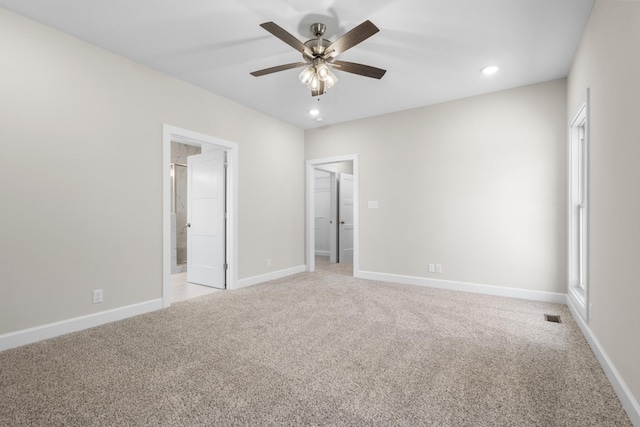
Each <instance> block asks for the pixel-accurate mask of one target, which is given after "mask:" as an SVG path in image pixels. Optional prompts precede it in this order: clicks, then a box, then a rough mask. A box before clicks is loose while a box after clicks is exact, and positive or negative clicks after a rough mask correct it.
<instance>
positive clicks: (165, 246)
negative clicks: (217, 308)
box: [162, 124, 238, 308]
mask: <svg viewBox="0 0 640 427" xmlns="http://www.w3.org/2000/svg"><path fill="white" fill-rule="evenodd" d="M172 141H174V142H179V143H183V144H188V145H197V146H203V145H210V146H216V147H222V148H224V149H225V150H226V152H227V163H228V167H227V185H226V189H225V190H226V195H225V197H226V202H227V224H226V230H225V231H226V239H225V240H226V242H225V245H226V258H227V264H228V269H227V289H237V284H238V262H237V260H238V144H237V143H235V142H231V141H227V140H224V139H221V138H216V137H213V136H209V135H204V134H201V133H198V132H193V131H190V130H187V129H181V128H178V127H175V126H170V125H167V124H163V125H162V306H163V307H164V308H166V307H169V306H170V305H171V265H170V264H171V176H170V175H171V173H170V169H171V165H170V163H171V142H172Z"/></svg>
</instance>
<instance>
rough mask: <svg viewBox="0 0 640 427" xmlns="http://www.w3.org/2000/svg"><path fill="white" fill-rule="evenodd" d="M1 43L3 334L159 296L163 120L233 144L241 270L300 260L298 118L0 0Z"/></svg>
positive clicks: (254, 271)
mask: <svg viewBox="0 0 640 427" xmlns="http://www.w3.org/2000/svg"><path fill="white" fill-rule="evenodd" d="M0 51H1V52H2V78H1V79H0V94H1V98H2V101H1V102H0V117H2V126H0V140H1V141H2V143H1V144H0V158H1V159H3V166H2V167H1V168H0V182H2V183H3V185H2V195H1V199H2V207H3V212H2V221H0V236H2V237H1V239H2V241H1V243H0V251H1V252H0V263H1V264H0V271H2V279H1V280H2V286H0V334H3V333H8V332H13V331H18V330H23V329H25V328H30V327H34V326H38V325H43V324H49V323H52V322H56V321H60V320H64V319H69V318H74V317H78V316H82V315H87V314H91V313H96V312H99V311H103V310H109V309H113V308H118V307H123V306H127V305H131V304H135V303H139V302H144V301H149V300H154V299H158V298H160V297H161V294H162V179H163V177H162V168H163V164H162V125H163V124H164V123H166V124H169V125H173V126H177V127H180V128H184V129H189V130H192V131H195V132H199V133H203V134H207V135H211V136H215V137H219V138H222V139H226V140H229V141H233V142H236V143H238V144H239V166H238V169H239V189H238V194H239V201H238V211H239V218H238V228H239V236H238V239H239V241H238V249H239V260H238V262H239V265H238V271H239V278H240V279H242V278H247V277H251V276H254V275H258V274H264V273H267V272H268V271H267V268H266V262H265V260H266V259H267V258H270V259H272V262H273V265H272V267H271V269H270V270H269V271H271V272H272V271H276V270H280V269H285V268H291V267H297V266H300V265H302V264H304V133H303V131H302V130H300V129H298V128H295V127H293V126H291V125H288V124H285V123H283V122H280V121H278V120H276V119H273V118H271V117H268V116H266V115H264V114H261V113H258V112H256V111H254V110H251V109H249V108H246V107H243V106H241V105H239V104H236V103H234V102H231V101H229V100H226V99H224V98H222V97H220V96H217V95H215V94H212V93H209V92H206V91H204V90H202V89H199V88H196V87H194V86H191V85H189V84H186V83H183V82H180V81H178V80H176V79H174V78H171V77H168V76H166V75H164V74H161V73H159V72H156V71H154V70H151V69H149V68H146V67H143V66H141V65H138V64H136V63H134V62H131V61H129V60H126V59H124V58H122V57H119V56H117V55H114V54H112V53H109V52H107V51H104V50H102V49H99V48H97V47H95V46H92V45H89V44H87V43H84V42H82V41H80V40H78V39H75V38H73V37H70V36H68V35H65V34H63V33H60V32H58V31H56V30H53V29H51V28H49V27H45V26H42V25H40V24H37V23H35V22H33V21H30V20H27V19H25V18H23V17H20V16H18V15H15V14H13V13H10V12H8V11H6V10H4V9H0ZM247 76H248V77H247V78H251V76H249V75H247ZM247 123H251V126H247V125H246V124H247ZM8 184H10V185H8ZM93 289H104V303H102V304H92V300H91V296H92V290H93Z"/></svg>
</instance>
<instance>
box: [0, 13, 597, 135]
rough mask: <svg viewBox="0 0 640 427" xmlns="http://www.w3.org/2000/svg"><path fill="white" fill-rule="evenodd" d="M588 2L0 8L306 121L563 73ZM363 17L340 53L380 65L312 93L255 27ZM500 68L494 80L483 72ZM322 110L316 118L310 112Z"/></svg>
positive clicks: (341, 24)
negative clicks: (368, 32)
mask: <svg viewBox="0 0 640 427" xmlns="http://www.w3.org/2000/svg"><path fill="white" fill-rule="evenodd" d="M593 3H594V0H314V1H309V0H230V1H220V0H188V1H184V0H183V1H179V0H92V1H87V0H55V1H52V0H0V6H1V7H4V8H6V9H9V10H12V11H14V12H17V13H19V14H22V15H25V16H27V17H29V18H32V19H34V20H36V21H39V22H41V23H44V24H47V25H50V26H52V27H55V28H58V29H60V30H62V31H64V32H66V33H68V34H71V35H74V36H76V37H78V38H80V39H83V40H86V41H88V42H90V43H92V44H95V45H98V46H101V47H103V48H105V49H107V50H109V51H112V52H115V53H117V54H120V55H122V56H125V57H127V58H130V59H132V60H134V61H136V62H139V63H142V64H145V65H147V66H149V67H152V68H155V69H157V70H160V71H162V72H164V73H167V74H169V75H172V76H175V77H177V78H179V79H181V80H184V81H187V82H190V83H192V84H194V85H196V86H199V87H202V88H204V89H207V90H209V91H211V92H214V93H217V94H219V95H222V96H224V97H226V98H229V99H232V100H235V101H237V102H239V103H241V104H244V105H246V106H249V107H252V108H254V109H256V110H259V111H262V112H264V113H266V114H269V115H271V116H274V117H277V118H279V119H282V120H284V121H286V122H289V123H292V124H294V125H296V126H299V127H301V128H304V129H309V128H314V127H319V126H326V125H330V124H335V123H340V122H344V121H349V120H355V119H359V118H363V117H370V116H375V115H379V114H384V113H389V112H394V111H400V110H406V109H409V108H414V107H419V106H425V105H430V104H435V103H440V102H444V101H449V100H453V99H459V98H465V97H468V96H473V95H478V94H483V93H489V92H494V91H497V90H502V89H508V88H512V87H518V86H524V85H528V84H533V83H537V82H543V81H547V80H552V79H557V78H561V77H565V76H566V75H567V73H568V71H569V67H570V65H571V61H572V59H573V55H574V53H575V50H576V48H577V45H578V42H579V40H580V37H581V35H582V32H583V30H584V27H585V25H586V22H587V19H588V16H589V13H590V11H591V8H592V6H593ZM367 19H369V20H371V21H372V22H373V23H374V24H375V25H376V26H377V27H378V28H380V32H379V33H377V34H375V35H374V36H373V37H371V38H369V39H367V40H366V41H364V42H363V43H361V44H360V45H357V46H356V47H354V48H352V49H350V50H348V51H346V52H344V53H343V54H342V55H340V56H339V58H338V59H341V60H344V61H351V62H359V63H362V64H367V65H372V66H375V67H378V68H383V69H386V70H387V74H386V75H385V76H384V77H383V78H382V79H381V80H375V79H370V78H366V77H361V76H356V75H353V74H348V73H344V72H340V71H336V72H335V74H336V75H337V76H338V78H339V82H338V83H337V84H336V85H335V86H334V87H333V88H331V89H329V90H328V93H327V94H325V95H323V96H322V97H320V98H319V99H320V100H319V101H318V98H312V97H311V94H310V91H309V90H308V89H307V88H306V87H305V86H303V85H302V84H301V83H300V81H299V80H298V74H299V73H300V71H301V69H293V70H288V71H283V72H280V73H275V74H271V75H267V76H262V77H258V78H256V77H253V76H251V75H250V74H249V73H250V72H251V71H255V70H259V69H263V68H267V67H271V66H275V65H280V64H286V63H291V62H297V61H300V60H301V59H302V58H301V55H300V54H299V53H298V52H296V51H295V50H294V49H292V48H291V47H290V46H288V45H286V44H285V43H283V42H282V41H280V40H278V39H277V38H275V37H274V36H272V35H271V34H269V33H268V32H267V31H265V30H263V29H262V28H260V26H259V25H260V24H261V23H263V22H267V21H274V22H275V23H277V24H278V25H280V26H282V27H283V28H284V29H286V30H287V31H289V32H290V33H291V34H293V35H294V36H296V37H298V38H299V39H300V40H301V41H306V40H308V39H310V38H312V37H311V34H310V33H309V26H310V24H312V23H314V22H322V23H324V24H325V25H326V26H327V32H326V34H325V38H328V39H330V40H335V39H336V38H337V37H338V36H340V35H342V34H343V33H345V32H346V31H348V30H350V29H351V28H353V27H355V26H356V25H358V24H360V23H362V22H363V21H365V20H367ZM490 64H495V65H497V66H499V67H500V70H499V71H498V73H497V74H495V75H494V76H491V77H487V76H485V75H483V74H482V73H481V72H480V70H481V69H482V68H483V67H485V66H486V65H490ZM311 108H318V109H319V110H320V112H321V113H320V116H321V118H322V121H316V119H315V118H312V117H310V116H309V114H308V111H309V110H310V109H311Z"/></svg>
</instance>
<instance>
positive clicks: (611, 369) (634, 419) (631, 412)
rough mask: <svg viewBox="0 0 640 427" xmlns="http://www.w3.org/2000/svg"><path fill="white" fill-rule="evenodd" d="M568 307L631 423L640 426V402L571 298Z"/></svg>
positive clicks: (568, 300)
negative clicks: (639, 402)
mask: <svg viewBox="0 0 640 427" xmlns="http://www.w3.org/2000/svg"><path fill="white" fill-rule="evenodd" d="M567 306H568V307H569V311H570V312H571V315H572V316H573V318H574V319H575V321H576V323H577V324H578V327H579V328H580V330H581V331H582V335H584V337H585V338H586V340H587V342H588V343H589V346H590V347H591V350H592V351H593V354H595V355H596V358H597V359H598V362H600V366H601V367H602V370H603V371H604V373H605V375H606V376H607V378H608V379H609V382H610V383H611V386H612V387H613V390H614V391H615V392H616V394H617V395H618V399H620V403H621V404H622V407H623V408H624V410H625V411H627V415H628V416H629V419H631V423H632V424H633V425H634V426H640V404H638V401H637V400H636V399H635V398H634V397H633V393H631V390H629V387H627V384H626V383H625V382H624V380H623V379H622V376H621V375H620V373H619V372H618V370H617V369H616V367H615V365H614V364H613V362H612V361H611V359H609V356H608V355H607V353H606V352H605V351H604V348H602V345H600V342H598V340H597V339H596V337H595V335H593V333H592V332H591V328H589V325H588V324H587V322H585V320H584V319H583V318H582V315H581V314H580V313H579V310H578V308H577V307H576V306H575V305H574V304H573V301H572V300H571V299H570V298H567Z"/></svg>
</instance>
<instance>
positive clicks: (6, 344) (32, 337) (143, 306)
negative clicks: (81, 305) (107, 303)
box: [0, 298, 162, 351]
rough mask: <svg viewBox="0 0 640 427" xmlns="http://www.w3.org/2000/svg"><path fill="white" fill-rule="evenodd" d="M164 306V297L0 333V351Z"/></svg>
mask: <svg viewBox="0 0 640 427" xmlns="http://www.w3.org/2000/svg"><path fill="white" fill-rule="evenodd" d="M161 308H162V298H158V299H155V300H150V301H145V302H141V303H138V304H133V305H128V306H125V307H119V308H114V309H112V310H107V311H101V312H99V313H94V314H88V315H86V316H80V317H74V318H72V319H67V320H62V321H60V322H55V323H49V324H46V325H41V326H36V327H34V328H29V329H23V330H21V331H16V332H10V333H8V334H4V335H0V351H3V350H8V349H10V348H14V347H20V346H22V345H26V344H31V343H34V342H38V341H42V340H46V339H49V338H54V337H57V336H60V335H64V334H68V333H70V332H77V331H81V330H83V329H88V328H93V327H94V326H99V325H104V324H105V323H110V322H115V321H116V320H122V319H126V318H127V317H133V316H137V315H139V314H144V313H148V312H150V311H155V310H160V309H161Z"/></svg>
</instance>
